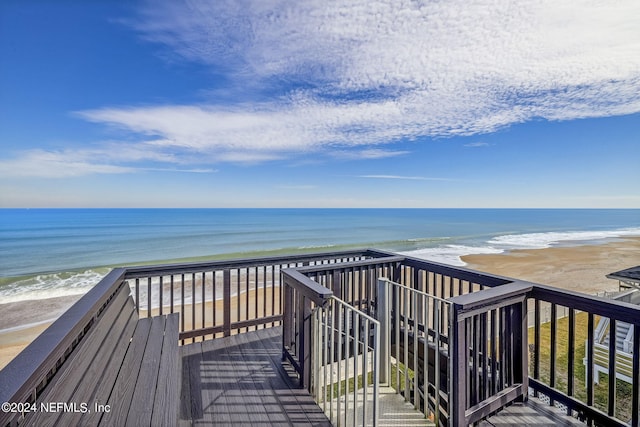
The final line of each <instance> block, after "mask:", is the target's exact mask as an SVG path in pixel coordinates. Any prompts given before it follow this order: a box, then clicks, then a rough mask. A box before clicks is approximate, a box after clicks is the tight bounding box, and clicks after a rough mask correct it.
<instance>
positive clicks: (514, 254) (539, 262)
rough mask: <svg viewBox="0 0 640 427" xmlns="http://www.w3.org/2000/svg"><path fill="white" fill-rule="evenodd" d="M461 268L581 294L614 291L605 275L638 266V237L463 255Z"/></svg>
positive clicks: (613, 283) (610, 280) (614, 288)
mask: <svg viewBox="0 0 640 427" xmlns="http://www.w3.org/2000/svg"><path fill="white" fill-rule="evenodd" d="M462 260H463V261H464V262H465V263H466V264H467V265H466V266H465V268H469V269H473V270H478V271H482V272H485V273H490V274H496V275H499V276H506V277H511V278H515V279H520V280H527V281H530V282H535V283H540V284H544V285H550V286H555V287H557V288H561V289H568V290H574V291H578V292H582V293H585V294H595V293H597V292H602V291H611V290H617V289H618V282H617V281H615V280H612V279H608V278H606V277H605V276H606V275H607V274H610V273H613V272H615V271H619V270H623V269H626V268H630V267H634V266H636V265H640V237H620V238H617V239H615V240H613V241H609V242H602V243H593V244H584V245H580V246H554V247H550V248H543V249H514V250H512V251H509V252H505V253H500V254H478V255H465V256H463V257H462Z"/></svg>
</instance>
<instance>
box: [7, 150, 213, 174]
mask: <svg viewBox="0 0 640 427" xmlns="http://www.w3.org/2000/svg"><path fill="white" fill-rule="evenodd" d="M106 147H107V148H94V149H81V150H62V151H46V150H40V149H36V150H28V151H24V152H21V153H19V154H18V155H17V156H16V157H14V158H7V159H2V160H0V176H2V177H40V178H69V177H78V176H86V175H95V174H123V173H135V172H139V171H149V172H158V171H161V172H176V173H213V172H215V170H214V169H211V168H176V167H175V166H173V167H140V166H128V164H135V163H138V162H141V161H152V162H165V163H167V162H168V163H175V158H174V156H169V155H163V154H162V153H160V152H157V151H154V150H152V149H148V147H145V146H144V144H139V145H134V146H128V145H125V144H115V143H107V144H106ZM145 148H146V149H145Z"/></svg>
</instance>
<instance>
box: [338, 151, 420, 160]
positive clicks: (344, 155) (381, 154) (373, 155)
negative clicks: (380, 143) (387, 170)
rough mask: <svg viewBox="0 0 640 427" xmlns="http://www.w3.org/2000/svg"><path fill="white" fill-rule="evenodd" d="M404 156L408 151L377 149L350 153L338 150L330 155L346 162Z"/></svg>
mask: <svg viewBox="0 0 640 427" xmlns="http://www.w3.org/2000/svg"><path fill="white" fill-rule="evenodd" d="M405 154H409V151H394V150H382V149H379V148H369V149H365V150H350V151H344V150H339V151H335V152H332V153H331V155H332V156H333V157H336V158H339V159H347V160H353V159H360V160H369V159H387V158H389V157H398V156H404V155H405Z"/></svg>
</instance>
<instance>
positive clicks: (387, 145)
mask: <svg viewBox="0 0 640 427" xmlns="http://www.w3.org/2000/svg"><path fill="white" fill-rule="evenodd" d="M508 4H510V3H507V5H506V6H505V3H504V2H490V1H483V2H474V1H448V2H447V1H444V2H398V1H395V0H390V1H380V2H375V3H372V2H369V1H364V0H363V1H352V2H343V1H337V2H329V1H324V0H323V1H296V2H286V1H216V2H210V1H188V2H181V1H166V2H157V1H154V2H136V1H132V2H115V1H113V2H112V1H106V0H105V1H96V2H93V1H92V2H77V1H71V0H67V1H56V2H53V1H44V0H42V1H31V0H22V1H18V0H5V1H3V2H1V3H0V146H1V147H2V150H1V151H0V206H1V207H174V206H175V207H560V208H561V207H621V208H640V190H639V189H638V188H639V186H638V183H640V168H638V167H637V164H636V163H637V161H636V160H637V159H638V158H639V155H640V31H638V16H640V2H638V1H636V0H630V1H617V2H601V1H587V0H585V1H574V2H571V1H566V2H557V1H536V2H527V1H525V2H518V3H517V6H515V5H512V6H508Z"/></svg>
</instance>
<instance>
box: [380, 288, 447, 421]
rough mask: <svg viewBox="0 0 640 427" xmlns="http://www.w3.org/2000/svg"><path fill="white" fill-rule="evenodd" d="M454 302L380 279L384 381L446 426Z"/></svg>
mask: <svg viewBox="0 0 640 427" xmlns="http://www.w3.org/2000/svg"><path fill="white" fill-rule="evenodd" d="M451 313H452V311H451V303H450V302H449V301H447V300H444V299H442V298H438V297H434V296H432V295H429V294H427V293H425V292H421V291H418V290H416V289H413V288H410V287H408V286H404V285H401V284H399V283H395V282H392V281H390V280H388V279H382V278H381V279H379V280H378V301H377V307H376V316H377V318H378V319H379V320H380V324H381V342H382V345H381V350H380V357H381V360H382V364H381V365H380V380H381V381H382V382H383V383H387V384H391V385H392V386H393V388H394V389H395V390H396V393H400V394H402V395H403V396H404V400H405V401H406V402H411V403H413V406H414V407H415V409H416V410H418V411H421V412H422V413H423V414H424V415H425V417H428V418H429V417H433V418H434V419H436V420H439V421H442V423H443V424H446V420H447V419H448V417H449V416H448V414H447V410H448V409H447V406H448V404H447V401H448V396H449V393H450V392H451V390H453V389H454V387H453V385H452V384H451V381H452V376H451V375H450V372H451V370H450V364H449V356H448V355H449V342H448V337H449V336H450V335H451V333H450V326H451V323H450V316H451Z"/></svg>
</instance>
